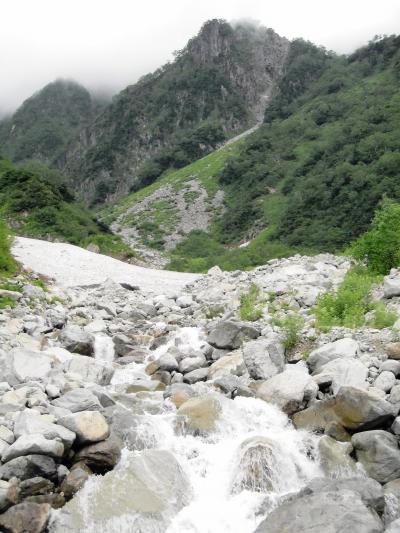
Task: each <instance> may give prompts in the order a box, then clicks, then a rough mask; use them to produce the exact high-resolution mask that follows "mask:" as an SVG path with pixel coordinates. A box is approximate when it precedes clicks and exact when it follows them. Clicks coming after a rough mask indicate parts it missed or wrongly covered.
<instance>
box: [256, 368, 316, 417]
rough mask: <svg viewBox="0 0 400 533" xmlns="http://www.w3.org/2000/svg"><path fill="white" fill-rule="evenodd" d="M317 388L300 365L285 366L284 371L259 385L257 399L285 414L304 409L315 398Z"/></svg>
mask: <svg viewBox="0 0 400 533" xmlns="http://www.w3.org/2000/svg"><path fill="white" fill-rule="evenodd" d="M317 392H318V387H317V385H316V384H315V383H314V381H313V379H312V378H311V376H310V375H309V374H308V372H307V369H306V368H305V367H304V365H303V364H302V363H297V364H296V365H287V367H286V370H285V371H284V372H281V373H280V374H277V375H276V376H274V377H272V378H270V379H268V380H267V381H264V382H263V383H261V385H260V386H259V387H258V388H257V397H259V398H261V399H262V400H264V401H266V402H268V403H273V404H275V405H277V406H278V407H279V408H280V409H282V411H284V412H285V413H287V414H293V413H295V412H296V411H299V410H300V409H304V407H305V406H306V404H307V402H309V401H310V400H311V399H313V398H315V397H316V395H317Z"/></svg>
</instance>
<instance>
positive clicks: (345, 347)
mask: <svg viewBox="0 0 400 533" xmlns="http://www.w3.org/2000/svg"><path fill="white" fill-rule="evenodd" d="M359 351H360V347H359V345H358V342H357V341H355V340H354V339H348V338H344V339H339V340H337V341H335V342H329V343H328V344H324V345H323V346H321V347H320V348H317V349H316V350H313V351H312V352H311V353H310V355H309V357H308V359H307V364H308V366H309V367H310V369H311V371H312V372H315V370H318V369H319V368H320V367H321V366H323V365H326V363H329V362H330V361H333V360H334V359H349V358H353V357H355V356H356V355H357V354H358V353H359Z"/></svg>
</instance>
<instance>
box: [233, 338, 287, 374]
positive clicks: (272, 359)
mask: <svg viewBox="0 0 400 533" xmlns="http://www.w3.org/2000/svg"><path fill="white" fill-rule="evenodd" d="M243 360H244V363H245V365H246V368H247V370H248V372H249V374H250V377H252V378H253V379H269V378H271V377H272V376H275V375H276V374H279V372H283V370H284V368H285V350H284V347H283V344H282V342H281V340H280V339H279V337H278V335H271V336H270V337H267V338H263V337H260V338H258V339H257V340H255V341H251V342H248V343H247V344H246V345H245V346H244V348H243Z"/></svg>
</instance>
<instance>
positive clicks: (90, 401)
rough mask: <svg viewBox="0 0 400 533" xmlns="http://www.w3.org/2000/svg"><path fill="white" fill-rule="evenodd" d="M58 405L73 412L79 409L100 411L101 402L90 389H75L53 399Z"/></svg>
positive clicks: (54, 403) (53, 402)
mask: <svg viewBox="0 0 400 533" xmlns="http://www.w3.org/2000/svg"><path fill="white" fill-rule="evenodd" d="M51 403H52V404H53V405H55V406H56V407H62V408H63V409H68V410H69V411H71V412H72V413H77V412H78V411H99V410H100V409H101V407H102V406H101V403H100V402H99V400H98V398H97V397H96V396H95V395H94V394H93V392H91V391H90V390H88V389H73V390H71V391H68V392H66V393H65V394H64V395H63V396H60V397H59V398H56V399H55V400H52V402H51Z"/></svg>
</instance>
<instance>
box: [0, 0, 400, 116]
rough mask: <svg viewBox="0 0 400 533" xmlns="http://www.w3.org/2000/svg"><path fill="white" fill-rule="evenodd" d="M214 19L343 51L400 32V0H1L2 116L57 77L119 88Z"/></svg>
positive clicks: (0, 99) (170, 54)
mask: <svg viewBox="0 0 400 533" xmlns="http://www.w3.org/2000/svg"><path fill="white" fill-rule="evenodd" d="M211 18H225V19H227V20H228V21H229V20H235V19H240V18H251V19H254V20H257V21H260V22H261V23H262V24H264V25H265V26H268V27H270V28H273V29H274V30H275V31H277V32H278V33H279V34H280V35H282V36H285V37H288V38H289V39H292V38H294V37H303V38H306V39H309V40H311V41H313V42H314V43H316V44H322V45H324V46H326V47H327V48H329V49H331V50H335V51H337V52H341V53H347V52H350V51H352V50H354V49H355V48H357V47H358V46H360V45H362V44H364V43H366V42H367V41H368V40H369V39H371V38H372V37H373V36H374V35H376V34H382V33H387V34H390V33H400V0H379V1H377V0H329V1H328V0H140V1H138V0H1V30H0V77H1V90H0V113H4V112H9V111H12V110H13V109H15V108H16V107H17V106H18V105H20V104H21V103H22V101H23V100H24V99H25V98H27V97H29V96H30V95H31V94H32V93H33V92H35V91H36V90H38V89H40V88H41V87H43V86H44V85H46V83H48V82H50V81H53V80H54V79H56V78H60V77H64V78H73V79H75V80H77V81H79V82H81V83H82V84H84V85H86V86H87V87H88V88H91V89H93V88H99V87H103V88H105V89H107V90H112V91H117V90H119V89H121V88H123V87H124V86H126V85H128V84H129V83H133V82H135V81H136V80H137V79H138V78H139V77H140V76H142V75H143V74H146V73H147V72H149V71H152V70H154V69H155V68H157V67H158V66H160V65H162V64H163V63H165V62H166V61H168V60H170V59H171V58H172V52H173V51H174V50H177V49H181V48H183V46H184V45H185V43H186V42H187V40H188V39H189V38H190V37H192V36H193V35H195V34H196V33H197V32H198V31H199V29H200V27H201V25H202V24H203V23H204V22H205V21H206V20H208V19H211Z"/></svg>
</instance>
